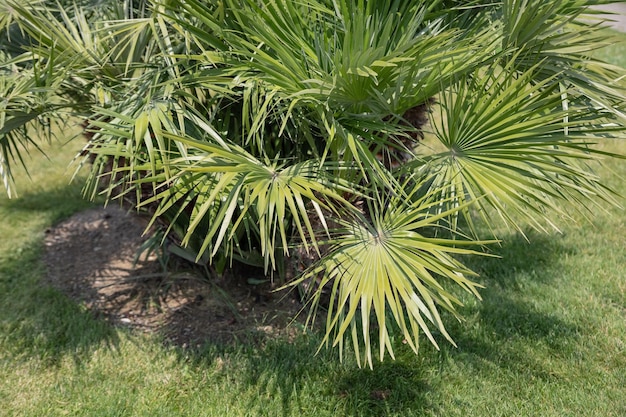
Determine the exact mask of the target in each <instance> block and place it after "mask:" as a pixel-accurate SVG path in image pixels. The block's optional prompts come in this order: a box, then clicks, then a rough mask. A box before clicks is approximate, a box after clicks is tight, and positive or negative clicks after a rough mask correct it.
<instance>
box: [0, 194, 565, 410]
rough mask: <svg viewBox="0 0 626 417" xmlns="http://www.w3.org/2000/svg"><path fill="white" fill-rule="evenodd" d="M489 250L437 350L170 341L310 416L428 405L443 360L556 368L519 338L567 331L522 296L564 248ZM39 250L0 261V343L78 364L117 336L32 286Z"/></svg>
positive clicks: (536, 245)
mask: <svg viewBox="0 0 626 417" xmlns="http://www.w3.org/2000/svg"><path fill="white" fill-rule="evenodd" d="M59 198H60V196H59V194H58V193H55V192H53V191H51V193H50V194H49V195H48V196H46V197H45V198H44V199H43V200H46V201H48V203H47V204H48V206H46V207H48V209H50V210H53V209H55V207H56V206H55V204H54V203H53V201H54V200H55V199H59ZM12 204H13V203H12ZM18 204H20V206H19V207H20V210H27V209H29V208H30V207H32V209H33V210H39V209H40V207H41V206H40V205H39V204H40V201H39V197H37V198H35V197H33V199H32V200H30V201H28V200H27V201H24V202H21V203H18ZM42 204H43V203H42ZM72 207H75V206H70V207H69V208H68V210H74V209H73V208H72ZM60 210H61V212H63V210H64V209H60ZM57 215H59V216H60V215H61V214H59V213H57ZM497 253H498V254H499V255H501V256H502V257H503V258H504V259H490V258H483V259H476V258H473V259H471V262H470V265H469V266H470V267H471V268H473V269H474V270H476V271H477V272H479V273H480V274H481V277H482V278H481V279H482V282H483V283H484V284H485V285H486V287H487V288H486V289H485V290H484V291H483V292H482V295H483V298H484V301H483V302H482V303H477V304H475V305H473V306H471V307H468V308H466V311H462V314H463V315H464V316H466V317H468V321H467V322H466V323H465V324H455V323H454V321H453V320H452V319H451V318H449V319H448V320H447V321H446V323H448V324H449V331H450V334H451V335H452V337H453V338H454V339H455V341H456V342H457V344H458V345H459V348H458V349H455V348H452V347H451V346H449V345H447V344H445V342H444V343H441V345H442V351H441V353H437V352H435V351H434V350H432V349H423V350H422V353H421V355H422V356H420V357H419V358H415V357H414V356H412V354H410V353H407V354H403V355H400V356H399V359H398V360H397V361H395V362H391V361H386V362H384V363H382V364H378V363H377V364H375V368H374V370H373V371H372V370H369V369H358V368H356V366H355V364H354V363H353V362H352V361H350V360H349V361H348V363H347V364H339V363H338V359H337V358H336V355H335V353H334V352H332V351H326V350H322V351H321V353H320V354H318V355H317V356H315V353H316V350H317V347H318V343H319V337H318V336H298V337H296V338H295V339H292V340H291V341H287V340H286V339H284V338H283V339H279V340H271V337H268V338H267V339H266V340H264V341H262V343H261V344H260V345H258V346H244V345H242V344H239V345H238V346H233V345H229V346H225V345H221V346H220V345H213V346H208V345H207V346H205V347H203V348H200V349H196V350H193V349H183V348H179V351H180V353H181V361H189V360H191V362H192V363H191V366H194V367H196V368H198V369H200V368H202V367H213V368H215V367H216V366H217V365H216V364H217V362H218V361H219V360H220V358H222V357H223V356H224V354H225V353H226V354H230V355H235V356H236V361H235V362H233V363H232V364H231V365H230V369H228V370H227V372H229V373H231V374H232V375H237V377H236V378H237V381H238V384H243V385H244V387H245V389H246V390H252V391H256V392H257V393H258V395H257V396H255V397H254V399H253V400H246V401H250V403H249V404H248V407H247V408H248V409H249V410H250V413H251V414H253V415H254V414H256V415H265V414H266V413H264V409H263V407H264V406H265V403H266V402H267V401H269V400H271V401H273V402H275V403H277V404H279V405H278V406H276V405H275V406H274V409H276V408H278V409H279V410H280V414H282V415H285V416H289V415H298V414H301V413H302V412H303V410H305V409H307V410H308V412H309V414H310V409H311V408H312V407H319V409H320V410H321V411H320V413H319V415H346V416H349V415H360V416H380V415H407V414H411V415H421V414H437V409H438V405H437V404H438V403H437V398H438V397H439V395H440V393H439V386H438V384H439V381H438V380H437V379H436V378H435V379H433V378H432V376H433V375H437V373H439V374H441V373H442V372H443V371H442V368H445V367H446V361H448V360H450V361H462V362H464V363H466V364H467V365H468V366H470V367H472V368H475V369H476V370H477V372H480V370H481V368H483V367H485V366H494V367H497V368H499V369H501V370H506V371H508V372H512V373H516V374H519V375H520V376H521V377H526V376H531V377H537V378H542V379H548V378H554V377H558V375H555V373H554V372H553V370H552V369H550V367H549V366H548V365H546V364H545V363H542V362H541V361H539V360H537V359H536V358H535V357H534V356H533V354H532V350H531V349H528V350H524V349H518V347H519V346H528V345H529V344H531V345H532V344H540V345H542V346H544V347H545V349H548V350H549V351H551V352H553V353H555V354H561V353H564V351H566V350H567V346H568V344H569V343H570V342H571V341H574V340H576V338H577V328H576V326H575V325H573V324H571V323H568V322H566V321H564V320H563V319H562V318H560V317H559V316H558V315H556V314H551V313H547V312H545V311H542V310H541V309H539V308H537V307H536V306H535V305H534V304H533V303H532V302H531V301H530V299H529V298H528V297H526V291H527V288H529V287H534V288H535V292H536V291H537V286H539V287H541V286H544V287H547V286H550V285H551V284H552V272H553V271H554V268H556V267H558V261H559V259H560V258H561V256H562V255H563V254H566V253H567V254H571V250H570V249H569V248H567V247H564V246H562V245H561V244H560V243H559V240H558V239H557V238H554V237H543V236H531V243H530V244H529V243H528V242H526V240H525V239H524V238H523V237H521V236H517V237H511V238H509V239H507V240H506V241H505V243H504V244H503V245H502V247H501V248H499V250H497ZM39 256H40V250H39V247H37V246H36V245H35V246H33V247H31V248H28V249H27V250H24V251H23V252H22V253H21V254H20V255H19V256H17V257H14V258H13V259H8V260H6V261H4V262H3V263H2V264H1V265H0V276H1V278H0V291H1V292H2V294H1V295H0V301H1V302H0V317H2V318H3V319H2V321H1V322H0V325H1V326H2V337H3V339H4V340H2V339H0V343H1V344H2V345H5V346H8V347H10V354H11V355H12V356H14V357H20V356H24V355H26V356H36V357H40V358H42V359H43V360H44V361H45V362H46V363H48V364H50V365H54V364H55V363H58V362H59V360H61V359H63V358H65V357H67V356H68V355H69V356H71V357H72V358H73V359H74V361H75V362H77V363H81V362H82V361H83V360H85V359H88V358H89V357H90V355H91V353H92V352H93V350H94V349H95V348H97V347H100V346H102V345H103V344H108V345H110V346H112V347H113V348H114V347H115V346H116V344H117V343H118V340H117V336H116V335H117V332H116V330H115V328H114V327H113V326H111V325H109V324H108V323H106V322H105V321H104V320H100V319H98V318H96V317H94V314H93V313H92V312H89V311H88V310H87V309H86V308H84V307H82V306H81V305H79V304H76V303H75V302H73V301H71V300H70V299H68V298H67V297H65V296H63V295H61V294H60V293H59V292H57V291H56V290H53V289H50V288H46V287H42V286H41V285H40V284H41V283H40V281H39V277H40V276H41V270H39V268H41V266H40V264H39ZM33 265H36V267H35V268H33ZM539 290H540V288H539ZM518 342H520V343H522V345H519V344H517V343H518ZM424 343H427V342H424ZM346 355H347V356H349V355H350V353H346ZM320 387H321V388H320ZM235 389H236V388H235Z"/></svg>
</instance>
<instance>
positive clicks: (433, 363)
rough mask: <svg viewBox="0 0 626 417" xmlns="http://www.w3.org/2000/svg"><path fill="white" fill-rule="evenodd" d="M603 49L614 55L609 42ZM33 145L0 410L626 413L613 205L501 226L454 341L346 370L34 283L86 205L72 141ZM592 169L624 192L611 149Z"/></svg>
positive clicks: (5, 226) (12, 219)
mask: <svg viewBox="0 0 626 417" xmlns="http://www.w3.org/2000/svg"><path fill="white" fill-rule="evenodd" d="M607 56H610V57H611V58H612V59H616V57H617V58H620V57H621V59H622V60H623V61H622V62H620V64H622V65H626V62H624V61H626V54H625V53H624V52H623V48H622V47H615V49H613V50H612V52H609V53H608V54H607ZM608 146H611V147H612V149H617V150H621V151H622V152H623V153H626V144H611V145H608ZM47 151H48V155H49V158H50V159H49V160H47V159H45V158H43V157H41V156H40V155H34V156H33V159H32V160H31V161H30V163H29V165H30V166H31V167H33V169H32V176H33V178H32V181H29V180H26V179H25V178H22V180H21V181H20V183H19V190H20V193H21V195H20V198H19V199H14V200H8V199H7V198H6V197H4V195H2V196H0V218H2V219H3V221H2V222H0V416H107V417H110V416H151V417H152V416H246V415H247V416H299V417H304V416H352V415H355V416H387V415H389V416H489V417H496V416H533V417H534V416H542V417H547V416H554V417H557V416H558V417H563V416H585V417H587V416H598V417H600V416H602V417H608V416H615V417H618V416H626V272H625V271H626V215H625V213H624V211H623V210H622V209H618V208H611V207H607V211H606V212H604V211H602V210H598V211H597V213H595V214H596V217H595V218H594V220H593V222H592V223H589V222H585V221H584V220H581V222H580V223H579V224H569V225H565V227H564V228H563V233H562V234H553V235H541V234H538V233H533V232H529V234H528V235H529V237H530V243H528V242H527V241H526V240H525V239H524V238H523V237H521V236H520V235H518V234H515V233H509V234H507V235H505V239H504V242H503V244H502V246H501V247H500V248H496V249H494V251H495V252H496V253H497V254H499V255H501V256H502V257H503V259H493V258H482V259H475V258H472V259H469V260H468V262H469V263H470V266H471V267H472V268H474V269H475V270H476V271H477V272H479V273H480V274H481V276H480V281H481V282H482V283H483V284H484V285H485V287H486V288H485V289H484V290H483V291H482V296H483V299H484V300H483V301H482V302H480V301H477V300H474V299H472V298H470V297H466V298H465V300H464V301H465V302H466V305H465V307H463V308H462V309H461V313H462V315H463V316H464V317H465V318H466V320H465V321H464V322H463V323H456V322H455V321H453V320H452V319H450V318H449V319H448V321H447V323H448V325H449V331H450V334H451V335H452V336H453V338H454V339H455V340H456V342H457V344H458V348H454V347H452V346H450V345H448V344H446V343H445V341H443V340H442V341H441V351H437V350H435V349H434V348H433V347H431V346H430V345H429V344H428V342H427V341H426V340H424V341H423V346H422V349H421V352H420V355H419V356H417V357H416V356H415V355H413V354H412V352H411V351H410V349H408V348H405V349H403V348H402V347H400V349H399V351H398V352H397V353H398V355H397V356H398V357H397V360H396V361H386V362H384V363H382V364H377V365H376V366H375V369H374V370H369V369H358V368H357V367H356V365H355V363H354V362H353V361H351V360H348V361H347V362H346V363H343V364H341V363H339V362H338V360H337V358H336V355H335V354H334V353H333V352H327V351H322V352H321V353H320V354H318V355H317V356H315V355H314V354H315V351H316V348H317V344H318V343H319V338H318V337H317V336H315V335H302V336H301V337H299V338H297V339H296V340H295V341H291V342H288V341H286V340H275V341H271V342H269V343H267V344H266V345H264V346H263V347H262V348H261V347H253V346H248V345H235V346H206V347H203V348H202V349H199V350H195V351H187V350H183V349H176V348H166V347H164V345H163V343H162V341H161V340H160V339H159V336H156V335H153V336H148V335H142V334H135V333H132V332H130V331H128V330H126V329H123V328H116V327H113V326H111V325H109V324H107V323H106V322H104V321H102V320H99V319H97V318H94V316H93V315H92V314H91V313H90V312H89V311H87V310H86V308H85V307H84V306H81V305H79V304H76V303H75V302H73V301H72V300H70V299H68V298H67V297H65V296H63V295H62V294H60V293H59V292H57V291H55V290H53V289H51V288H47V287H45V286H44V285H42V284H41V279H42V276H43V274H44V272H45V271H44V268H43V265H42V264H41V262H40V260H39V257H40V254H41V251H42V248H43V246H42V245H43V244H42V241H43V236H44V230H45V229H46V228H47V227H49V226H50V225H52V224H54V223H55V222H57V221H59V220H60V219H63V218H65V217H67V216H69V215H70V214H71V213H73V212H76V211H79V210H82V209H85V208H86V207H89V206H90V204H89V203H86V202H85V201H83V200H82V199H81V198H80V183H75V184H72V185H68V184H67V183H68V178H69V177H68V175H67V174H66V173H65V167H66V165H67V163H68V161H69V160H70V159H71V157H72V155H73V150H72V149H71V148H69V147H59V146H56V145H55V146H53V147H50V148H48V149H47ZM602 172H603V174H604V175H606V178H607V183H608V184H610V185H611V186H612V187H614V188H615V189H616V190H618V191H619V192H621V193H622V194H624V195H626V183H625V182H624V176H625V175H626V164H625V163H624V161H609V162H607V167H606V168H603V169H602ZM609 172H611V173H609Z"/></svg>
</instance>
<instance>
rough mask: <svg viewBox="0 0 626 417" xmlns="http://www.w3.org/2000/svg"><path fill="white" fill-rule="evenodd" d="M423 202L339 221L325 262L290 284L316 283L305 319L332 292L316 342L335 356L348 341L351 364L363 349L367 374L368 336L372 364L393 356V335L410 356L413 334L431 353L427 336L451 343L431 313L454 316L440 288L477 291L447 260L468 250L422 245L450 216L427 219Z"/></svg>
mask: <svg viewBox="0 0 626 417" xmlns="http://www.w3.org/2000/svg"><path fill="white" fill-rule="evenodd" d="M428 197H430V196H428ZM428 197H424V198H421V199H418V200H417V201H415V202H414V203H412V204H405V203H404V202H403V201H402V200H398V199H391V200H390V201H384V202H383V201H378V202H376V203H372V204H370V205H369V210H368V211H369V212H370V215H371V218H368V217H367V216H358V217H356V218H354V220H353V221H348V220H341V221H339V223H340V224H341V225H342V226H343V228H342V229H341V231H340V232H339V237H337V238H336V239H333V240H331V241H330V249H329V251H328V254H327V255H326V256H324V257H323V258H322V259H321V260H320V261H319V263H318V264H317V265H315V266H313V267H312V268H311V269H310V270H308V271H306V272H305V274H304V275H303V276H302V278H301V279H300V280H298V281H297V282H296V283H295V284H296V285H297V284H299V283H300V282H303V281H305V280H311V279H313V280H314V279H316V278H317V277H320V283H319V285H318V286H316V288H317V290H316V292H315V293H314V294H312V303H313V310H312V311H313V313H312V314H313V315H312V316H311V317H310V319H314V315H315V310H316V308H317V307H318V306H319V304H320V299H321V294H322V291H323V290H324V288H325V287H329V288H330V287H332V290H331V292H330V302H329V306H328V312H327V316H326V336H325V338H324V342H325V343H327V344H328V343H331V344H332V345H333V346H335V345H338V346H339V348H340V351H342V352H343V345H344V341H345V339H346V337H350V338H351V339H352V342H353V346H354V350H355V352H356V355H357V358H360V353H359V352H360V347H361V346H364V349H365V351H364V354H363V357H364V360H365V361H366V362H367V363H368V364H369V366H370V367H371V366H372V346H373V343H374V342H373V341H372V340H370V335H371V333H372V332H376V330H377V332H378V339H377V341H376V342H377V345H378V348H379V352H378V358H379V359H380V360H383V358H384V356H385V352H388V353H389V354H390V355H391V356H392V357H393V356H394V353H393V352H394V351H393V340H392V339H394V338H395V337H394V331H393V329H394V328H396V327H397V328H399V330H400V332H401V337H402V338H403V339H404V340H405V341H406V343H408V345H409V346H411V348H412V349H413V350H414V351H415V352H417V350H418V347H419V334H420V333H424V334H425V335H426V336H427V337H428V339H429V340H430V341H431V343H433V344H434V345H435V346H437V341H436V339H435V335H434V333H433V330H432V329H435V330H436V331H437V332H438V333H440V334H441V335H442V336H443V337H444V338H445V339H447V340H448V341H450V342H451V343H454V342H452V339H451V337H450V336H449V335H448V333H447V331H446V329H445V327H444V324H443V321H442V319H441V317H440V314H439V310H440V309H442V310H445V311H448V312H450V313H452V314H454V315H456V310H455V307H456V306H459V305H460V304H461V303H460V301H459V300H458V298H457V297H456V296H455V295H454V294H453V292H452V291H451V290H450V289H448V288H447V287H448V285H447V283H454V284H456V285H458V286H459V287H460V288H462V289H464V290H466V291H469V292H470V293H472V294H474V295H475V296H477V297H479V294H478V292H477V288H478V287H480V285H478V284H476V283H475V282H472V281H471V280H470V279H468V278H467V276H473V275H474V274H473V273H472V272H471V271H469V270H468V269H467V268H466V267H464V266H463V265H462V264H461V263H460V262H459V261H457V260H456V259H455V258H454V257H453V256H452V255H453V254H472V253H476V252H474V251H472V250H471V249H463V248H460V247H459V246H464V245H467V244H475V242H467V241H465V242H464V241H459V240H446V239H437V238H432V237H429V236H428V234H427V233H428V232H426V230H427V229H428V228H432V227H435V228H436V227H438V226H439V224H440V223H439V221H440V220H441V219H442V218H443V217H446V216H449V215H451V214H452V212H445V213H440V214H439V215H437V216H432V215H430V212H431V208H432V203H429V198H428ZM455 210H456V209H453V211H455ZM311 287H313V286H311Z"/></svg>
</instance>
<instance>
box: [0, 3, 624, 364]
mask: <svg viewBox="0 0 626 417" xmlns="http://www.w3.org/2000/svg"><path fill="white" fill-rule="evenodd" d="M603 3H606V2H604V1H592V0H558V1H553V2H533V1H529V0H504V1H501V2H478V1H471V0H467V1H455V2H450V1H434V2H433V1H420V0H413V1H393V0H392V1H363V0H306V1H301V2H291V1H286V0H285V1H283V0H281V1H261V0H223V1H219V2H211V3H208V4H207V2H202V1H199V0H163V1H160V2H159V1H154V2H147V3H146V4H144V3H138V4H131V2H126V3H124V5H122V6H119V7H107V6H99V7H95V6H94V7H89V6H72V7H69V8H68V7H66V8H58V7H56V6H53V5H50V4H49V3H48V2H44V1H41V0H39V1H31V2H30V3H28V4H27V5H22V6H20V5H18V4H17V2H15V1H13V0H3V5H2V6H1V7H2V8H3V9H5V10H7V11H8V13H5V16H6V17H5V18H4V19H3V20H0V28H4V29H5V33H6V35H5V36H6V37H8V36H9V35H11V36H13V34H14V33H20V34H22V38H23V42H22V44H23V45H22V44H20V48H19V49H20V50H19V51H18V52H16V51H15V50H11V51H9V50H7V51H6V52H4V55H2V65H0V71H1V72H0V89H1V91H2V92H3V96H4V97H6V99H5V100H4V101H3V105H2V106H3V107H2V108H1V109H0V176H1V177H2V179H3V181H4V183H5V187H6V188H7V190H9V192H12V176H11V170H10V168H11V166H12V163H13V161H12V159H15V157H18V158H19V155H20V154H21V153H23V152H27V151H28V148H24V147H20V146H22V144H24V143H25V142H31V141H32V139H31V137H30V136H29V135H28V128H29V127H31V126H35V125H38V126H42V122H44V121H45V120H47V119H50V118H52V119H54V118H58V117H59V115H60V114H62V112H69V113H70V114H72V115H73V116H79V117H81V118H83V120H86V121H87V122H86V126H88V129H89V131H90V135H89V139H88V143H87V145H86V148H85V150H86V151H87V152H88V153H89V156H85V157H84V158H88V159H84V160H86V161H89V162H91V163H92V165H91V166H92V176H91V178H90V181H89V182H88V185H87V188H86V193H87V195H88V196H91V197H93V196H95V195H96V194H97V193H98V192H101V193H103V194H104V195H106V197H107V199H116V198H117V199H125V200H127V201H128V202H130V203H131V204H132V205H133V206H134V207H136V208H146V209H148V210H149V211H150V213H151V214H152V218H153V223H157V222H158V223H159V224H162V225H163V228H164V232H165V235H167V236H169V238H170V239H172V240H173V241H175V242H176V243H177V244H178V246H177V249H176V250H177V253H179V254H184V256H186V257H188V258H191V259H193V260H195V261H196V262H199V263H203V264H207V265H213V266H214V267H215V268H218V269H219V268H223V267H225V266H226V265H228V262H229V260H230V261H232V260H233V259H234V260H236V261H240V262H247V263H253V264H257V265H259V266H262V267H263V268H264V269H265V271H266V273H267V274H270V275H271V274H273V273H274V272H277V275H279V276H283V277H285V276H287V277H292V276H294V275H295V277H294V278H293V279H289V280H288V281H287V282H286V285H292V286H296V285H299V284H301V283H303V282H306V281H311V280H317V281H318V285H308V286H307V288H309V289H310V291H309V293H308V297H309V300H310V302H311V316H310V317H311V318H312V319H313V318H314V317H315V314H316V312H317V311H318V307H320V305H321V304H325V305H324V310H325V314H326V335H325V338H324V341H325V343H326V344H331V345H333V346H339V348H340V349H341V351H342V352H343V349H344V343H345V342H346V341H347V340H351V341H352V346H353V349H354V351H355V353H356V356H357V358H363V359H364V360H365V361H366V362H367V363H368V364H369V366H372V358H373V356H375V355H374V354H373V353H372V351H373V350H375V349H377V350H378V355H376V356H378V358H379V359H380V360H382V359H383V358H384V356H385V355H386V354H387V353H388V354H390V355H391V356H392V357H393V352H394V350H393V345H394V344H393V340H394V335H396V336H398V337H399V338H401V339H403V340H405V341H406V342H407V343H408V345H409V346H411V347H412V348H413V349H414V350H415V352H417V351H418V345H419V334H420V333H424V334H425V335H426V337H427V338H428V339H429V340H430V342H431V343H433V344H435V345H437V339H439V338H441V337H443V338H445V339H447V340H449V341H450V342H451V343H454V342H453V341H452V338H451V337H450V336H449V335H448V333H447V332H446V330H445V326H444V323H443V320H442V318H441V315H440V311H442V310H443V311H448V312H449V313H451V314H452V315H454V316H457V317H458V313H457V310H456V307H457V306H458V305H460V301H459V298H458V296H457V295H455V292H456V291H457V288H461V289H463V290H465V291H468V292H470V293H472V294H474V295H475V296H477V297H479V292H478V288H479V287H480V285H479V284H478V283H477V282H475V281H474V279H475V278H474V274H473V273H472V272H471V271H470V270H468V269H467V268H466V267H465V266H464V265H463V264H462V263H461V262H459V260H458V259H459V258H458V257H457V256H456V255H458V254H481V253H482V251H481V250H480V247H481V245H484V244H487V243H488V242H490V241H493V240H495V239H497V236H494V235H493V233H487V234H485V233H483V231H484V230H485V228H487V230H491V231H492V232H493V230H495V227H494V226H495V225H496V222H498V221H501V222H503V223H504V224H506V225H510V226H512V227H514V228H516V229H518V230H520V231H521V230H523V229H524V228H525V227H526V225H528V224H530V225H531V226H533V227H535V228H537V229H540V230H547V229H549V228H551V227H553V228H556V227H557V220H559V219H561V218H563V217H565V218H571V217H572V216H571V213H572V210H577V211H586V210H589V209H591V208H593V207H594V206H596V205H600V204H603V203H605V202H610V203H613V202H614V199H613V195H612V193H611V191H610V190H608V189H607V188H606V187H604V186H603V185H602V182H601V181H600V178H598V177H597V176H596V175H595V174H594V172H593V165H594V163H596V162H597V161H598V160H599V159H600V158H601V157H603V156H606V154H605V153H604V152H603V151H601V150H600V149H599V148H598V147H596V146H594V145H595V143H597V142H599V141H601V140H603V139H604V138H606V137H619V135H621V134H622V133H623V131H624V122H625V120H624V113H623V111H624V110H623V108H624V105H625V103H626V96H625V95H624V91H623V88H622V87H620V86H619V83H618V80H619V79H620V77H622V76H623V75H624V70H623V69H621V68H616V67H613V66H611V65H609V64H606V63H604V62H601V61H598V60H597V59H594V58H592V57H591V53H592V52H593V50H594V49H597V48H599V47H601V46H603V45H604V44H606V42H607V41H608V40H607V38H606V36H607V35H606V33H605V32H604V31H602V29H601V27H600V26H599V25H598V24H597V23H594V21H593V19H592V16H591V14H592V13H593V9H590V8H589V7H590V6H592V5H598V4H603ZM22 4H23V3H22ZM18 80H20V81H18ZM429 120H430V123H427V122H428V121H429ZM44 125H45V124H44ZM328 289H330V296H329V299H326V300H325V301H324V302H322V300H323V299H324V297H322V292H323V291H326V290H328ZM398 332H399V333H398Z"/></svg>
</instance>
